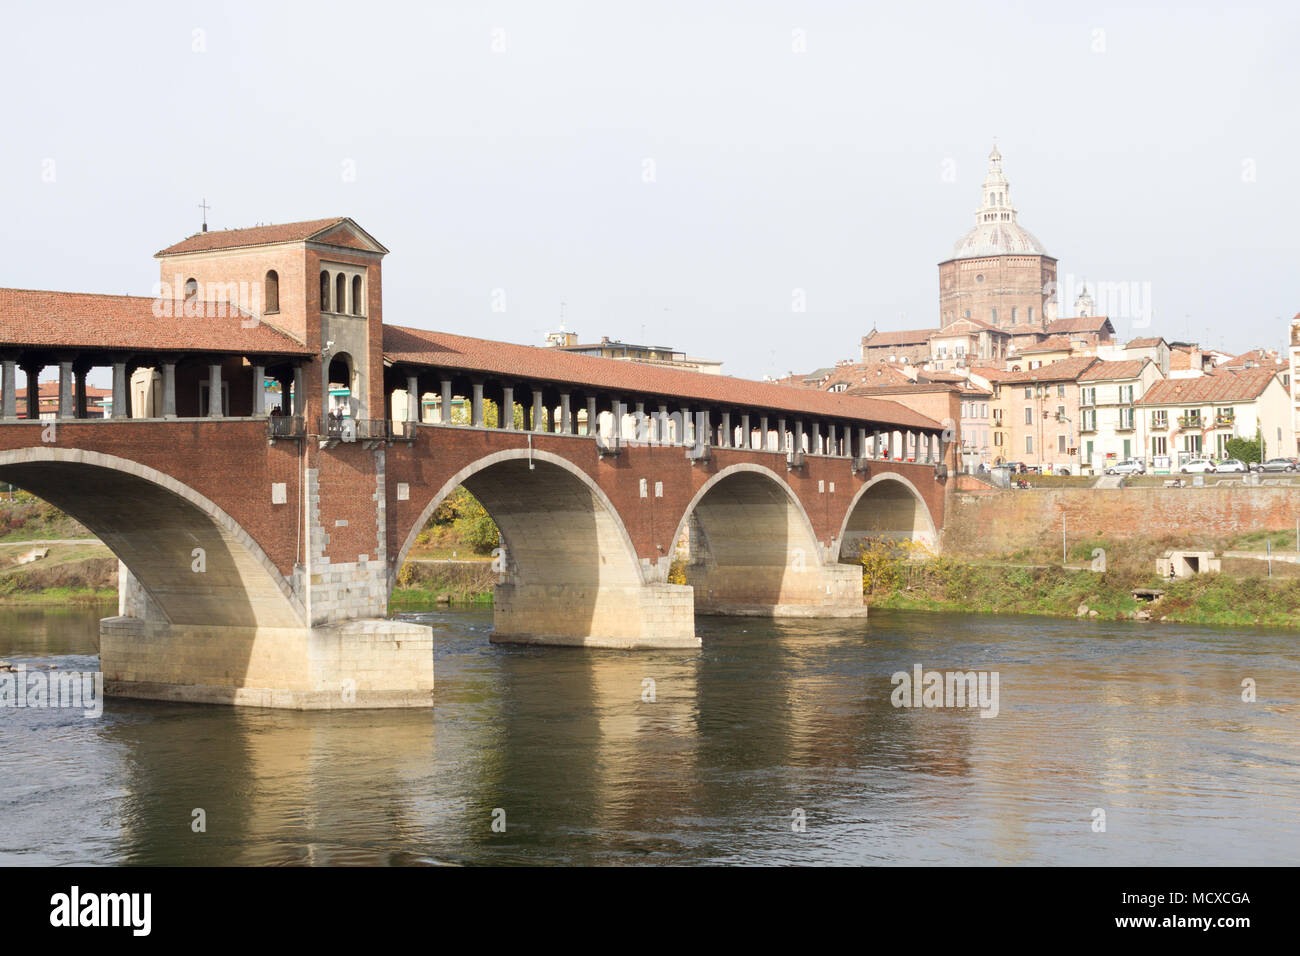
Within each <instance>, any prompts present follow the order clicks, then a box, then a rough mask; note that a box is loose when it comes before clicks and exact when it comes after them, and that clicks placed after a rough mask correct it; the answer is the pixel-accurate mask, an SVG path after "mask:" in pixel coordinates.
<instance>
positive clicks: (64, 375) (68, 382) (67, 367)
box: [38, 362, 73, 418]
mask: <svg viewBox="0 0 1300 956" xmlns="http://www.w3.org/2000/svg"><path fill="white" fill-rule="evenodd" d="M38 407H39V406H38ZM58 417H59V418H72V417H73V405H72V363H71V362H60V363H59V412H58Z"/></svg>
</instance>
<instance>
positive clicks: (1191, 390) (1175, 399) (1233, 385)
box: [1137, 368, 1278, 405]
mask: <svg viewBox="0 0 1300 956" xmlns="http://www.w3.org/2000/svg"><path fill="white" fill-rule="evenodd" d="M1277 374H1278V370H1277V369H1276V368H1249V369H1242V370H1241V371H1228V370H1226V369H1224V370H1219V371H1216V372H1213V373H1211V374H1207V375H1202V376H1200V377H1199V378H1169V379H1165V380H1164V381H1163V382H1156V383H1155V384H1154V385H1152V386H1151V387H1150V388H1149V389H1147V393H1146V394H1145V395H1143V396H1142V397H1141V398H1140V399H1139V400H1138V402H1137V404H1139V405H1186V404H1191V405H1197V404H1200V403H1202V402H1249V401H1251V400H1252V399H1255V398H1258V397H1259V395H1260V393H1261V392H1263V391H1264V389H1266V388H1267V387H1268V384H1269V382H1271V381H1272V380H1273V379H1275V378H1276V377H1277Z"/></svg>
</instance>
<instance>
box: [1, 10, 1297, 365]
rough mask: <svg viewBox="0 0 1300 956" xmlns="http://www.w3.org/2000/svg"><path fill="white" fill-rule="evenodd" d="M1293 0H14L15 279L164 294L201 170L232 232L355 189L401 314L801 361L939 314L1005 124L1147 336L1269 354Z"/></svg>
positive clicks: (1068, 267)
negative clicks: (878, 2) (1149, 310)
mask: <svg viewBox="0 0 1300 956" xmlns="http://www.w3.org/2000/svg"><path fill="white" fill-rule="evenodd" d="M1298 21H1300V14H1298V13H1297V8H1296V7H1295V6H1294V5H1293V4H1288V3H1284V2H1277V3H1270V4H1256V5H1244V4H1240V3H1232V4H1223V5H1213V6H1191V5H1186V4H1169V5H1157V4H1147V5H1141V6H1134V5H1132V4H1116V5H1114V6H1107V5H1104V4H1093V3H1086V4H1085V3H1079V2H1076V3H1069V4H1059V3H1052V4H1042V3H994V2H988V3H978V4H969V3H966V4H959V3H950V4H918V3H905V4H897V3H896V4H889V5H887V6H884V5H882V6H881V7H880V9H878V10H871V9H868V5H866V4H862V3H853V2H840V3H830V2H808V0H804V2H789V3H782V2H761V0H757V2H756V0H747V2H735V3H721V2H708V0H694V2H683V3H678V2H654V3H644V4H638V3H619V2H613V0H607V2H593V3H560V2H542V0H533V2H490V0H489V2H473V3H470V2H467V3H431V4H427V5H426V4H414V3H412V4H398V3H382V2H370V3H361V2H353V3H319V2H311V3H295V4H276V3H265V4H253V3H222V4H217V3H189V4H186V3H158V4H143V3H140V4H129V5H118V4H103V3H95V4H90V3H62V4H55V3H49V2H46V3H39V4H38V3H27V4H22V5H18V4H6V22H5V29H4V31H3V34H0V78H2V79H3V82H4V88H5V91H6V96H5V100H6V102H5V110H4V114H3V115H4V142H5V145H4V149H3V151H0V175H2V176H3V181H4V183H5V184H6V188H4V189H3V191H2V192H0V216H2V217H3V221H4V223H5V226H6V228H5V230H4V234H3V237H0V243H2V244H3V245H2V248H0V252H2V253H3V254H2V255H0V285H5V286H15V287H22V288H39V289H58V290H67V291H83V292H109V293H127V294H137V295H148V294H150V293H151V292H152V290H153V283H154V282H155V281H156V280H157V278H158V270H157V263H156V262H155V261H154V260H153V259H152V255H153V253H154V252H156V251H157V250H158V249H161V248H162V247H164V246H166V245H168V244H170V243H172V242H175V241H177V240H179V239H181V238H183V237H185V236H187V235H189V234H191V233H193V232H195V231H197V229H198V226H199V221H200V219H199V217H200V211H199V209H198V204H199V202H200V200H201V199H203V198H204V197H206V199H207V201H208V203H210V204H211V206H212V209H211V212H210V214H209V221H210V223H211V225H212V227H213V228H229V227H241V226H251V225H254V224H256V223H258V222H289V221H293V220H300V219H315V218H322V217H327V216H335V215H346V216H351V217H352V218H354V219H355V220H356V221H357V222H358V223H359V224H360V225H361V226H362V227H363V228H365V229H366V230H367V231H369V232H370V233H371V234H372V235H374V236H375V237H376V238H377V239H379V241H381V242H382V243H384V244H385V245H386V246H387V247H388V248H389V249H390V250H391V254H390V255H389V256H388V258H387V259H386V260H385V262H384V293H385V295H384V318H385V320H386V321H388V322H390V323H394V324H401V325H412V326H418V327H423V328H434V329H441V330H445V331H449V332H456V333H461V334H468V335H480V336H486V337H491V338H501V339H507V340H510V341H515V342H525V343H533V344H541V343H542V341H543V336H544V335H545V333H546V332H547V331H548V330H550V329H553V328H555V327H556V326H557V324H558V319H559V312H560V303H561V302H562V301H563V302H564V303H566V307H565V308H566V316H567V325H568V327H569V328H570V329H571V330H574V331H576V332H578V334H579V335H580V337H581V338H582V340H584V341H589V340H593V339H598V338H599V337H600V336H602V335H608V336H610V337H611V338H621V339H623V340H625V341H632V342H642V341H648V342H649V344H658V345H669V346H672V347H674V348H677V349H679V350H683V351H686V352H688V353H690V354H692V355H700V356H704V357H708V358H714V359H721V360H723V361H724V362H725V363H726V364H725V365H724V367H723V368H724V371H726V372H728V373H730V374H733V375H744V376H751V377H760V376H763V375H768V374H783V373H784V372H786V371H789V370H791V369H793V370H795V371H801V372H802V371H807V370H809V369H811V368H814V367H816V366H820V365H829V364H832V363H833V362H834V361H835V360H836V359H840V358H848V357H856V355H857V354H858V342H859V340H860V338H861V336H862V335H863V334H864V333H865V332H866V331H868V330H869V329H870V328H871V327H872V325H873V324H874V325H876V326H877V327H879V328H880V329H882V330H884V329H896V328H912V327H926V326H931V325H934V324H936V323H937V318H938V278H937V275H938V274H937V269H936V265H937V263H938V262H939V261H940V260H941V259H944V258H947V256H948V255H949V254H950V250H951V248H952V245H953V243H954V242H955V241H956V240H957V239H958V238H959V237H960V236H961V235H962V234H963V233H964V232H965V231H966V230H967V229H969V228H970V227H971V226H972V225H974V212H975V209H976V207H977V206H978V203H979V184H980V182H981V180H982V179H983V177H984V172H985V169H986V166H987V155H988V152H989V149H990V147H991V146H992V144H993V142H994V139H995V137H996V141H997V144H998V147H999V148H1000V149H1001V151H1002V154H1003V163H1004V168H1005V171H1006V173H1007V176H1008V178H1009V179H1010V182H1011V194H1012V199H1013V200H1014V202H1015V204H1016V206H1017V207H1018V209H1019V213H1020V222H1021V224H1022V225H1024V226H1025V227H1026V228H1028V229H1029V230H1030V231H1031V232H1033V233H1034V234H1035V235H1036V236H1037V237H1038V238H1039V239H1040V240H1041V241H1042V242H1043V243H1044V245H1045V246H1046V247H1047V249H1048V251H1049V252H1050V253H1051V254H1052V255H1054V256H1056V257H1057V258H1058V259H1059V260H1060V263H1059V267H1058V268H1059V271H1060V273H1061V275H1062V277H1063V279H1064V277H1066V276H1073V277H1076V278H1077V279H1082V278H1084V277H1086V278H1087V279H1088V280H1089V281H1090V282H1091V283H1095V282H1098V281H1101V282H1110V283H1137V285H1136V286H1135V287H1134V288H1137V289H1143V288H1149V290H1150V297H1151V305H1152V307H1153V310H1154V322H1153V324H1152V326H1151V327H1150V329H1149V330H1143V331H1141V332H1137V334H1161V335H1164V336H1165V337H1166V338H1169V339H1192V340H1199V341H1202V342H1204V343H1206V344H1209V345H1212V346H1215V347H1223V348H1225V349H1227V350H1228V351H1232V352H1239V351H1244V350H1246V349H1248V348H1253V347H1271V348H1278V349H1284V348H1285V345H1286V341H1287V320H1288V319H1289V318H1290V317H1291V316H1292V315H1294V314H1295V313H1296V312H1297V311H1300V270H1298V269H1297V266H1296V260H1297V251H1298V250H1297V246H1298V245H1300V243H1298V241H1297V236H1298V235H1300V233H1297V229H1296V222H1297V218H1298V216H1297V214H1298V213H1300V175H1298V166H1297V157H1300V123H1297V113H1296V98H1297V92H1300V57H1297V56H1296V52H1295V51H1296V50H1297V49H1300V29H1298V28H1297V23H1298ZM196 31H198V32H196ZM796 31H799V32H796ZM800 50H802V52H800ZM945 172H949V173H950V174H949V175H945ZM648 178H649V179H652V180H653V181H646V180H647V179H648ZM495 290H502V291H503V293H504V303H505V311H503V312H497V311H493V303H494V291H495ZM797 290H799V291H797ZM800 294H801V295H802V296H803V299H804V301H805V302H806V311H804V312H796V311H794V309H793V305H794V302H795V300H796V297H797V296H798V295H800ZM495 301H498V302H500V301H501V299H500V297H499V296H498V297H497V299H496V300H495ZM1070 305H1072V303H1070ZM1067 311H1069V310H1068V309H1067ZM1116 326H1117V329H1118V332H1119V335H1120V337H1121V338H1125V339H1127V338H1129V337H1131V336H1132V335H1133V334H1135V332H1136V330H1135V329H1134V328H1133V327H1132V322H1131V321H1130V320H1125V319H1121V320H1119V321H1117V322H1116Z"/></svg>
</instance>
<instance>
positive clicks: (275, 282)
mask: <svg viewBox="0 0 1300 956" xmlns="http://www.w3.org/2000/svg"><path fill="white" fill-rule="evenodd" d="M265 298H266V308H265V309H264V310H263V311H265V312H279V311H280V274H279V273H278V272H276V271H275V270H274V269H272V270H271V271H269V272H268V273H267V274H266V294H265Z"/></svg>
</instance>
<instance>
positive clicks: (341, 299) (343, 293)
mask: <svg viewBox="0 0 1300 956" xmlns="http://www.w3.org/2000/svg"><path fill="white" fill-rule="evenodd" d="M347 310H348V277H347V276H345V275H344V274H343V273H342V272H340V273H339V274H338V276H337V277H336V278H335V279H334V311H335V312H338V313H339V314H340V315H341V314H343V313H345V312H347Z"/></svg>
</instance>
